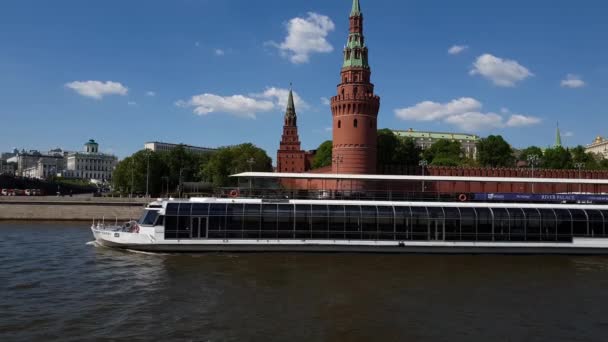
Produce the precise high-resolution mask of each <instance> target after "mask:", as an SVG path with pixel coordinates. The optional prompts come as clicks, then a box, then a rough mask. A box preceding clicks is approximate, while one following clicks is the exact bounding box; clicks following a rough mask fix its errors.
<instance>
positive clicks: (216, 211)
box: [207, 203, 226, 239]
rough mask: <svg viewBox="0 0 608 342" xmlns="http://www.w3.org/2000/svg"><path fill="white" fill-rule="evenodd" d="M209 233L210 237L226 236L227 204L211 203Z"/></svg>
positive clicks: (219, 237) (220, 237)
mask: <svg viewBox="0 0 608 342" xmlns="http://www.w3.org/2000/svg"><path fill="white" fill-rule="evenodd" d="M207 235H208V237H209V238H210V239H225V238H226V204H224V203H212V204H211V205H209V229H208V233H207Z"/></svg>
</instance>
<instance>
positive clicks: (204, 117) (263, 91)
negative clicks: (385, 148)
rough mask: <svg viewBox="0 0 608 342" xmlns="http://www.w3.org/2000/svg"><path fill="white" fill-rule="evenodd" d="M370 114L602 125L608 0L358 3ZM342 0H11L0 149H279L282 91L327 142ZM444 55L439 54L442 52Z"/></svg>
mask: <svg viewBox="0 0 608 342" xmlns="http://www.w3.org/2000/svg"><path fill="white" fill-rule="evenodd" d="M361 5H362V9H363V12H364V16H365V34H366V39H367V44H368V47H369V49H370V62H371V65H372V72H373V74H372V80H373V82H374V83H375V84H376V92H377V94H379V95H380V96H381V97H382V104H381V110H380V116H379V117H380V118H379V122H380V123H379V126H380V127H388V128H396V129H407V128H410V127H411V128H414V129H417V130H439V131H457V132H463V131H464V132H472V133H477V134H480V135H488V134H496V133H498V134H502V135H503V136H505V137H506V138H507V140H508V141H509V142H510V143H512V144H513V145H514V146H516V147H524V146H528V145H532V144H535V145H541V146H546V145H549V144H551V142H552V141H554V135H555V125H556V122H557V121H559V123H560V127H561V129H562V132H563V133H564V135H565V137H564V142H565V143H566V144H567V145H577V144H587V143H590V142H591V141H592V140H593V138H594V137H595V136H597V135H608V132H607V131H608V128H606V127H607V125H606V123H607V121H608V119H607V117H606V114H608V113H607V112H606V108H607V105H608V103H607V102H608V96H606V95H607V94H608V45H607V44H606V34H607V33H608V21H607V20H606V19H605V18H606V17H608V3H606V2H605V1H600V0H585V1H578V2H574V1H571V0H553V1H548V0H535V1H529V0H527V1H524V0H512V1H506V2H500V3H499V2H496V1H492V2H489V1H482V0H459V1H439V0H407V1H393V0H373V1H371V0H362V2H361ZM350 6H351V0H330V1H328V0H290V1H284V0H283V1H280V0H259V1H245V0H222V1H210V0H172V1H160V0H150V1H118V0H106V1H96V2H90V1H80V0H56V1H43V0H38V1H33V0H20V1H6V2H4V3H3V5H2V10H1V11H0V89H2V91H0V150H1V151H7V150H9V149H11V148H13V147H17V148H26V149H41V150H48V149H50V148H52V147H57V146H59V147H63V148H66V149H79V148H80V147H81V144H82V143H83V142H85V141H86V140H88V139H89V138H95V139H96V140H98V141H99V142H100V144H101V148H102V150H104V151H107V152H112V153H115V154H117V155H118V156H120V157H124V156H126V155H129V154H131V153H133V152H135V151H137V150H138V149H141V148H142V147H143V144H144V142H146V141H152V140H160V141H168V142H183V143H187V144H193V145H200V146H210V147H216V146H223V145H231V144H238V143H241V142H253V143H255V144H257V145H258V146H260V147H262V148H264V149H266V150H267V152H268V153H269V155H270V156H271V157H273V158H274V157H275V154H276V148H277V147H278V143H279V140H280V136H281V127H282V115H283V112H284V107H283V106H284V103H285V100H286V99H285V98H284V97H285V96H286V95H285V90H286V89H287V88H289V83H290V82H293V84H294V90H295V91H296V92H297V95H298V98H299V99H298V101H297V110H298V115H299V125H300V127H299V129H300V136H301V140H302V143H303V146H304V147H305V148H306V149H313V148H315V147H317V146H318V145H319V144H320V143H321V142H323V141H324V140H327V139H331V133H330V132H329V131H328V129H327V128H328V127H330V126H331V113H330V110H329V107H328V106H327V105H326V104H324V101H323V100H322V98H329V97H331V96H333V95H334V94H335V93H336V85H337V83H338V81H339V71H340V66H341V63H342V47H343V46H344V43H345V42H346V37H347V32H348V14H349V12H350ZM450 48H454V49H452V50H451V52H452V53H449V52H448V50H449V49H450Z"/></svg>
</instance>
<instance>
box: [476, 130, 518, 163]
mask: <svg viewBox="0 0 608 342" xmlns="http://www.w3.org/2000/svg"><path fill="white" fill-rule="evenodd" d="M477 161H478V162H479V164H480V165H482V166H487V167H512V166H513V165H514V162H515V158H514V157H513V149H512V148H511V146H510V145H509V144H508V143H507V142H506V141H505V139H503V137H502V136H500V135H490V136H488V137H487V138H483V139H481V140H480V141H479V142H478V143H477Z"/></svg>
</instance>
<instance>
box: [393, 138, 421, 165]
mask: <svg viewBox="0 0 608 342" xmlns="http://www.w3.org/2000/svg"><path fill="white" fill-rule="evenodd" d="M400 140H401V141H400V144H399V146H397V150H396V151H395V153H394V159H393V162H394V163H395V164H400V165H404V166H409V167H417V166H418V163H419V162H420V156H421V154H422V150H421V149H420V147H418V145H416V142H415V141H414V139H412V138H403V139H400Z"/></svg>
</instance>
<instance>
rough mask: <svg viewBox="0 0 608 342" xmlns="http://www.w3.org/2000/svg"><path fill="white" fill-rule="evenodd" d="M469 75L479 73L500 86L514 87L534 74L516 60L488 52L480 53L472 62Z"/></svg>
mask: <svg viewBox="0 0 608 342" xmlns="http://www.w3.org/2000/svg"><path fill="white" fill-rule="evenodd" d="M469 74H471V75H473V76H474V75H481V76H483V77H485V78H486V79H488V80H490V81H492V82H494V84H495V85H497V86H500V87H514V86H515V85H516V83H517V82H521V81H523V80H525V79H526V78H528V77H532V76H534V74H533V73H532V72H530V70H528V69H527V68H526V67H524V66H523V65H521V64H519V63H518V62H517V61H514V60H509V59H502V58H499V57H496V56H493V55H490V54H485V55H481V56H479V57H478V58H477V60H476V61H475V63H473V69H472V70H471V71H470V72H469Z"/></svg>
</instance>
